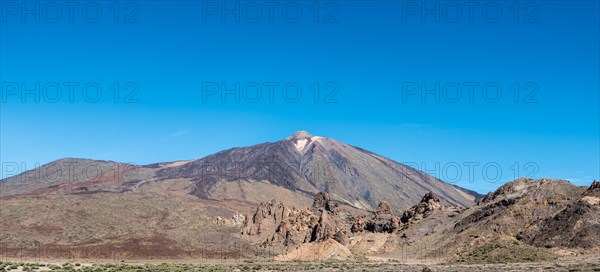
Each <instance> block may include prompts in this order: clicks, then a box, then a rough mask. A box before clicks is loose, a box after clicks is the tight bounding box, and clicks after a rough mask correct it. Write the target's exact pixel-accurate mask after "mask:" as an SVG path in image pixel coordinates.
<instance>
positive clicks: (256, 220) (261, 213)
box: [242, 200, 290, 235]
mask: <svg viewBox="0 0 600 272" xmlns="http://www.w3.org/2000/svg"><path fill="white" fill-rule="evenodd" d="M289 213H290V210H289V209H288V208H286V207H285V206H284V205H283V203H281V202H276V201H275V200H271V201H270V202H267V203H265V202H262V203H260V204H259V205H258V207H257V208H256V212H255V213H254V215H253V216H251V217H250V216H246V220H245V222H244V226H243V227H242V234H246V235H259V234H261V233H263V230H268V229H269V228H273V229H274V228H275V227H276V226H278V225H280V224H281V222H282V221H283V220H284V219H285V218H286V217H287V216H288V215H289Z"/></svg>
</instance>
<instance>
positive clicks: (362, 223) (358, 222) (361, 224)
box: [350, 217, 367, 233]
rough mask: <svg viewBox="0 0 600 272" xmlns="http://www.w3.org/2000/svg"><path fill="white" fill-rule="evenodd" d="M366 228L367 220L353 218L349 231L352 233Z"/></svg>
mask: <svg viewBox="0 0 600 272" xmlns="http://www.w3.org/2000/svg"><path fill="white" fill-rule="evenodd" d="M366 228H367V222H366V220H365V218H362V217H359V218H355V219H354V223H353V224H352V227H351V229H350V231H352V233H357V232H363V231H364V230H365V229H366Z"/></svg>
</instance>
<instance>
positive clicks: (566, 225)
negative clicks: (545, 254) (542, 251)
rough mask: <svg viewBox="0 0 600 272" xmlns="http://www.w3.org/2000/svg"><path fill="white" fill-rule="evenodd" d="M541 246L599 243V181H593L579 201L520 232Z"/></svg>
mask: <svg viewBox="0 0 600 272" xmlns="http://www.w3.org/2000/svg"><path fill="white" fill-rule="evenodd" d="M519 238H521V239H522V240H524V241H525V242H526V243H529V244H531V245H533V246H538V247H546V248H552V247H562V248H570V249H573V248H584V249H591V248H599V247H600V182H597V181H594V182H593V183H592V185H591V186H590V187H589V188H588V189H587V190H586V191H585V192H584V193H583V194H582V195H581V198H579V199H578V200H577V201H575V202H574V203H572V204H569V205H567V206H566V207H565V208H564V209H563V210H561V211H560V212H558V213H557V214H556V215H554V216H551V217H548V218H545V219H544V220H542V221H541V222H539V223H537V224H536V225H535V226H533V227H531V228H529V229H528V230H526V231H525V232H524V233H523V234H521V235H520V237H519Z"/></svg>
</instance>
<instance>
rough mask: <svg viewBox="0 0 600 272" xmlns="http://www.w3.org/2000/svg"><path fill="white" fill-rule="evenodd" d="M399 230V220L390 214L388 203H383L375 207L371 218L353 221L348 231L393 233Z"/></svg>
mask: <svg viewBox="0 0 600 272" xmlns="http://www.w3.org/2000/svg"><path fill="white" fill-rule="evenodd" d="M400 229H401V224H400V218H399V217H398V216H396V215H394V213H393V212H392V208H391V206H390V204H389V203H387V202H385V201H383V202H380V203H379V205H378V206H377V210H375V211H374V212H373V214H372V216H371V217H370V218H369V219H367V218H365V217H358V218H355V219H354V222H353V224H352V227H351V228H350V230H351V231H352V232H353V233H358V232H363V231H368V232H375V233H395V232H396V231H398V230H400Z"/></svg>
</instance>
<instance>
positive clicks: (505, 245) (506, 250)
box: [455, 241, 557, 264]
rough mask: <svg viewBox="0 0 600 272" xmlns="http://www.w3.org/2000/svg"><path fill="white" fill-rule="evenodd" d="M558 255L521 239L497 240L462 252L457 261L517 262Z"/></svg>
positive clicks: (471, 262) (547, 259) (545, 259)
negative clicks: (527, 243) (525, 242)
mask: <svg viewBox="0 0 600 272" xmlns="http://www.w3.org/2000/svg"><path fill="white" fill-rule="evenodd" d="M556 258H557V256H556V255H554V254H552V253H551V252H549V251H547V250H545V249H542V248H536V247H532V246H529V245H526V244H523V243H521V242H519V241H495V242H489V243H487V244H485V245H482V246H480V247H477V248H475V249H473V250H471V251H469V252H466V253H463V254H461V255H460V256H459V257H458V258H457V259H456V260H455V262H456V263H468V264H474V263H516V262H540V261H549V260H555V259H556Z"/></svg>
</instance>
